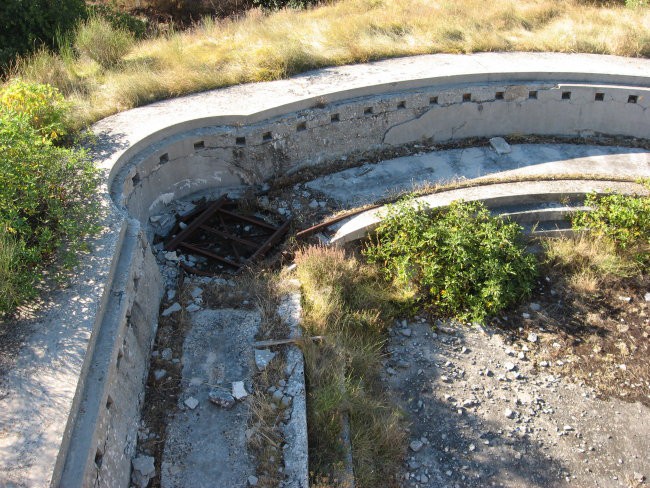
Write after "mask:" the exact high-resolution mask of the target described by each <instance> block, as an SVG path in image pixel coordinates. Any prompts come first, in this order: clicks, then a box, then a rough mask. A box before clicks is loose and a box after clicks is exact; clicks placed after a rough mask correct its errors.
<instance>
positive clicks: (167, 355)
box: [160, 347, 172, 361]
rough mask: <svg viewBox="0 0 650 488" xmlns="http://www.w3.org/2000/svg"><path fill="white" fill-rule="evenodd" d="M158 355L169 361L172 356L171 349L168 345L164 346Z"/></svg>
mask: <svg viewBox="0 0 650 488" xmlns="http://www.w3.org/2000/svg"><path fill="white" fill-rule="evenodd" d="M160 357H161V358H163V359H164V360H165V361H169V360H170V359H171V358H172V350H171V348H169V347H166V348H165V349H163V351H162V352H161V353H160Z"/></svg>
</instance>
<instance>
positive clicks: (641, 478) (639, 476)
mask: <svg viewBox="0 0 650 488" xmlns="http://www.w3.org/2000/svg"><path fill="white" fill-rule="evenodd" d="M646 298H647V294H646ZM648 301H650V300H648ZM634 481H636V482H637V483H643V482H644V481H645V476H644V475H643V474H641V473H637V472H636V471H635V472H634Z"/></svg>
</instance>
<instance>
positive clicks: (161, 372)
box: [153, 369, 167, 381]
mask: <svg viewBox="0 0 650 488" xmlns="http://www.w3.org/2000/svg"><path fill="white" fill-rule="evenodd" d="M165 376H167V371H165V370H164V369H157V370H156V371H154V372H153V377H154V378H155V379H156V381H160V380H162V379H163V378H164V377H165Z"/></svg>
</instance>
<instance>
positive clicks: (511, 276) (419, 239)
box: [364, 200, 536, 321]
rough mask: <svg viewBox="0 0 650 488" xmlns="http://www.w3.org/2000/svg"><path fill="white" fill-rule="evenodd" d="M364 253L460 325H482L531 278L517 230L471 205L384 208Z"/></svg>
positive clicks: (531, 265) (529, 259)
mask: <svg viewBox="0 0 650 488" xmlns="http://www.w3.org/2000/svg"><path fill="white" fill-rule="evenodd" d="M364 254H365V255H366V256H367V258H368V259H369V260H370V261H371V262H375V263H378V264H379V265H380V266H382V267H383V269H384V270H385V273H386V277H387V278H389V279H397V281H398V282H399V283H401V284H402V285H406V286H413V287H415V288H416V289H417V291H418V293H419V295H420V298H421V299H422V300H424V302H425V303H426V304H427V306H429V307H433V308H434V309H435V310H436V312H438V313H442V314H445V315H450V316H455V317H457V318H459V319H463V320H465V319H471V320H476V321H481V320H484V319H485V318H486V316H488V315H490V314H494V313H496V312H499V311H500V310H502V309H503V308H505V307H507V306H509V305H511V304H513V303H515V302H516V301H518V300H519V299H521V298H522V297H524V296H526V295H528V294H529V293H530V291H531V288H532V285H533V280H534V277H535V275H536V260H535V258H534V256H532V255H530V254H528V253H527V252H526V249H525V246H524V245H523V243H522V242H521V227H520V226H519V225H517V224H516V223H512V222H507V221H504V220H502V219H500V218H498V217H492V216H491V215H490V213H489V212H488V210H487V209H486V208H485V206H484V205H483V204H481V203H478V202H477V203H463V202H454V203H452V204H451V205H450V206H449V207H448V208H447V209H444V210H441V211H439V212H435V213H433V212H431V209H430V208H428V207H426V206H425V205H422V204H417V203H416V202H414V201H413V200H405V201H402V202H400V203H398V204H397V205H393V206H390V207H389V208H388V211H387V214H386V218H385V219H384V221H383V222H381V223H380V224H379V226H378V228H377V230H376V234H375V236H374V237H373V238H372V239H371V240H370V242H369V243H368V244H367V246H366V248H365V249H364Z"/></svg>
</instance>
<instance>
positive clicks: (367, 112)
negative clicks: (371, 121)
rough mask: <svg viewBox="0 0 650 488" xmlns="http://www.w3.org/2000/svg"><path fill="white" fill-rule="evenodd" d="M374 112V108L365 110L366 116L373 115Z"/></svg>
mask: <svg viewBox="0 0 650 488" xmlns="http://www.w3.org/2000/svg"><path fill="white" fill-rule="evenodd" d="M373 112H374V110H373V109H372V107H366V108H364V109H363V114H364V115H372V114H373Z"/></svg>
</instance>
